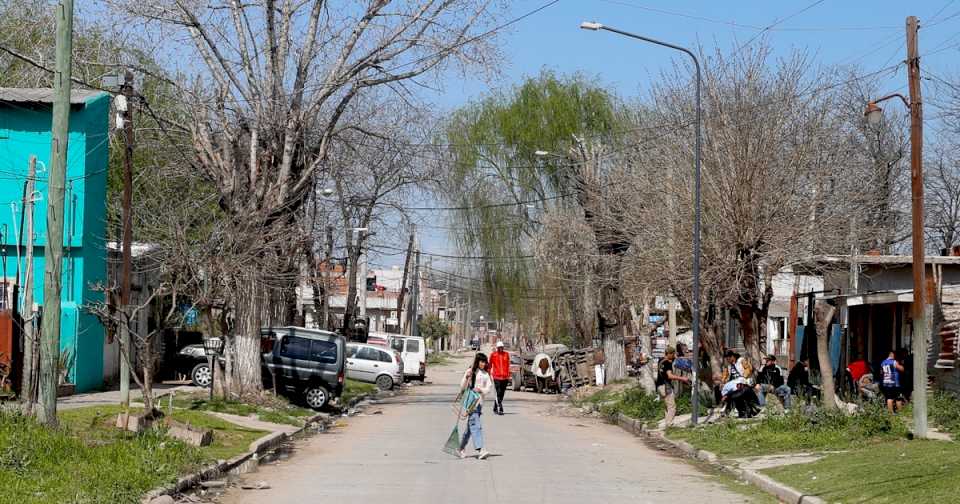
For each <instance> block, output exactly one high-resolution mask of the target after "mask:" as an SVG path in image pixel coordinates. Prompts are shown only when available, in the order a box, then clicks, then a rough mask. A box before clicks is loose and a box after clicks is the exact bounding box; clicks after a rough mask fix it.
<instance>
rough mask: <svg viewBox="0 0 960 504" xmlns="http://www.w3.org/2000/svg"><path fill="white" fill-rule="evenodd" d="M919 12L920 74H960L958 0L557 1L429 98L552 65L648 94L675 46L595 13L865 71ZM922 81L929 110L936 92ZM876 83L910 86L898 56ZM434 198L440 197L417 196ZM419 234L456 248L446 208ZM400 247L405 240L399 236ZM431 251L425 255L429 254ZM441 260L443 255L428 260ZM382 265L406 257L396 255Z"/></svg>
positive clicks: (516, 10)
mask: <svg viewBox="0 0 960 504" xmlns="http://www.w3.org/2000/svg"><path fill="white" fill-rule="evenodd" d="M549 3H551V2H550V0H512V1H510V3H509V8H508V13H507V15H506V16H504V21H509V20H512V19H515V18H517V17H520V16H523V15H524V14H527V13H529V12H531V11H533V10H535V9H537V8H539V7H542V6H544V5H546V4H549ZM910 15H913V16H917V17H918V18H919V19H920V26H921V29H920V35H919V50H920V54H921V73H922V74H924V73H925V72H929V75H938V76H940V77H942V78H950V77H953V76H956V75H958V72H957V71H956V69H957V64H956V63H955V62H956V61H958V55H960V54H958V52H960V1H958V0H915V1H912V2H905V1H902V0H901V1H893V0H873V1H864V0H819V1H816V0H790V1H786V0H781V1H776V2H774V1H756V0H743V1H739V0H738V1H733V0H712V1H694V0H671V1H658V0H560V1H558V2H556V3H554V4H552V5H550V6H549V7H547V8H545V9H543V10H542V11H539V12H537V13H535V14H533V15H530V16H529V17H527V18H525V19H523V20H521V21H519V22H517V23H516V24H514V25H512V26H510V28H509V29H508V31H506V32H503V33H501V35H500V42H501V47H502V48H503V53H504V55H505V60H504V61H503V62H502V65H501V66H500V68H499V75H498V76H497V78H496V79H495V80H494V81H492V82H485V81H483V80H478V79H474V78H468V79H463V78H460V77H458V76H454V75H451V76H450V78H448V79H446V82H445V84H444V88H443V89H442V90H440V91H439V92H437V93H436V94H433V95H428V96H426V97H425V98H426V99H428V100H432V101H433V102H435V103H436V104H437V105H438V108H439V109H440V110H453V109H456V108H457V107H459V106H462V105H464V104H466V103H468V102H470V101H471V100H477V99H479V98H481V97H482V96H483V95H484V94H485V93H489V92H490V91H491V90H492V89H505V88H509V87H510V86H512V85H515V84H518V83H520V82H522V80H523V79H524V78H526V77H529V76H534V75H536V74H538V73H539V72H540V71H541V70H542V69H549V70H552V71H555V72H557V73H559V74H572V73H576V72H580V73H583V74H585V75H587V76H589V77H594V78H597V79H599V80H600V82H602V83H603V84H605V85H607V86H609V87H611V88H612V89H614V90H616V92H617V93H618V94H619V95H620V96H622V97H625V98H634V97H642V96H645V94H646V92H647V90H648V89H649V86H650V84H651V82H655V81H656V79H658V78H659V75H660V72H661V71H662V70H666V69H669V67H670V66H671V65H672V64H673V61H674V60H677V61H682V58H686V56H684V55H683V54H682V53H679V52H677V51H674V50H671V49H667V48H663V47H659V46H656V45H652V44H647V43H644V42H641V41H637V40H633V39H629V38H625V37H622V36H620V35H617V34H614V33H610V32H604V31H600V32H595V31H587V30H581V29H580V28H579V25H580V23H581V22H582V21H597V22H600V23H603V24H605V25H607V26H611V27H615V28H618V29H621V30H624V31H629V32H633V33H636V34H641V35H645V36H648V37H651V38H656V39H659V40H663V41H666V42H670V43H673V44H676V45H681V46H686V47H690V48H694V47H696V46H697V45H700V46H702V47H703V48H704V50H705V52H707V53H711V52H713V51H714V50H717V49H719V50H720V51H721V52H722V53H726V54H729V53H731V52H732V51H733V50H735V49H736V48H738V47H740V46H743V45H744V44H745V43H747V42H748V41H753V42H756V41H759V40H761V39H765V40H766V42H767V43H768V44H769V45H770V47H771V49H772V50H773V54H774V56H783V55H788V54H789V53H791V52H792V51H793V50H795V49H802V50H806V51H808V52H809V53H810V54H811V55H812V56H813V59H814V61H815V62H816V63H818V64H823V65H836V64H842V65H850V64H856V65H859V66H860V68H862V69H863V71H864V73H869V72H873V71H875V70H880V69H883V68H887V67H890V66H894V65H897V63H898V62H902V61H903V60H904V59H905V57H906V44H905V21H906V17H907V16H910ZM926 85H927V83H926V82H925V88H924V103H925V107H926V109H925V110H926V114H927V117H930V115H931V114H935V113H936V108H935V107H936V101H935V97H934V96H932V93H928V92H927V88H926ZM881 88H882V89H884V90H885V91H888V92H896V91H900V92H904V93H905V92H906V72H905V67H904V66H903V65H902V64H901V65H899V66H898V68H897V69H893V70H890V71H888V72H885V73H884V74H883V79H882V80H881ZM423 203H426V205H425V206H432V205H431V204H435V203H436V202H423ZM417 217H418V219H417V220H419V221H420V222H421V227H420V228H419V231H418V232H419V234H420V237H419V239H420V243H421V246H422V249H423V250H424V251H425V252H427V253H437V254H447V255H456V254H457V252H456V250H455V248H454V246H453V243H452V242H451V241H450V239H449V236H448V235H447V232H448V230H445V229H443V227H444V226H447V225H448V224H447V223H446V222H445V220H444V217H445V216H444V212H419V213H418V216H417ZM395 246H397V247H401V246H404V244H396V245H395ZM425 257H427V256H425ZM434 260H435V261H437V262H438V263H441V262H443V261H442V259H441V258H439V257H437V258H435V259H434ZM378 262H379V263H380V264H383V265H386V264H394V263H395V264H402V256H400V257H391V258H387V257H384V258H381V259H380V260H379V261H378Z"/></svg>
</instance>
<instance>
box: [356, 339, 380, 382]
mask: <svg viewBox="0 0 960 504" xmlns="http://www.w3.org/2000/svg"><path fill="white" fill-rule="evenodd" d="M353 360H354V368H355V369H356V373H355V375H356V376H357V378H356V379H357V380H359V381H364V382H369V383H373V382H374V381H376V379H377V373H378V371H379V368H380V351H379V350H377V349H376V348H373V347H368V346H361V347H358V348H357V353H356V354H355V355H354V358H353Z"/></svg>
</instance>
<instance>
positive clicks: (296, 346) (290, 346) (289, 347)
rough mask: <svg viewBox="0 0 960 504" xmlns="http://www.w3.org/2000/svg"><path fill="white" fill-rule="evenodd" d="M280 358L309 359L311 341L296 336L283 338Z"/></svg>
mask: <svg viewBox="0 0 960 504" xmlns="http://www.w3.org/2000/svg"><path fill="white" fill-rule="evenodd" d="M280 356H281V357H289V358H291V359H309V358H310V357H309V356H310V340H308V339H306V338H298V337H296V336H287V337H286V338H283V340H282V342H281V343H280Z"/></svg>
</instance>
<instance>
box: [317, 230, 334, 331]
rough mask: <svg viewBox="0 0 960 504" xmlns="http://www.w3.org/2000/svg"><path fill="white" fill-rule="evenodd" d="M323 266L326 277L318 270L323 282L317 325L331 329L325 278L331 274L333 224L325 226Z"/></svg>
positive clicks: (327, 289) (328, 277) (327, 286)
mask: <svg viewBox="0 0 960 504" xmlns="http://www.w3.org/2000/svg"><path fill="white" fill-rule="evenodd" d="M323 255H324V258H323V267H324V268H327V272H326V275H327V276H326V279H324V276H323V275H324V271H323V270H322V269H321V270H320V279H321V281H322V282H323V299H322V301H323V324H321V325H320V326H319V327H320V328H322V329H327V330H333V326H332V324H330V287H329V285H330V284H329V282H327V280H329V279H330V275H331V274H333V271H332V269H331V268H332V267H333V266H332V264H331V260H332V258H333V226H327V248H326V250H324V252H323Z"/></svg>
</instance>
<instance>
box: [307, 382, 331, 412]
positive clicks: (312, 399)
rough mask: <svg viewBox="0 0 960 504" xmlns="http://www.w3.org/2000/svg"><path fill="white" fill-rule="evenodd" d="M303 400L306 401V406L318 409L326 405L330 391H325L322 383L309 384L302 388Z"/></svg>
mask: <svg viewBox="0 0 960 504" xmlns="http://www.w3.org/2000/svg"><path fill="white" fill-rule="evenodd" d="M303 400H304V401H306V403H307V406H310V407H311V408H313V409H315V410H318V409H320V408H323V407H324V406H326V405H327V402H328V401H330V393H329V392H327V389H326V387H324V386H323V385H311V386H309V387H307V388H306V389H304V391H303Z"/></svg>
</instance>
